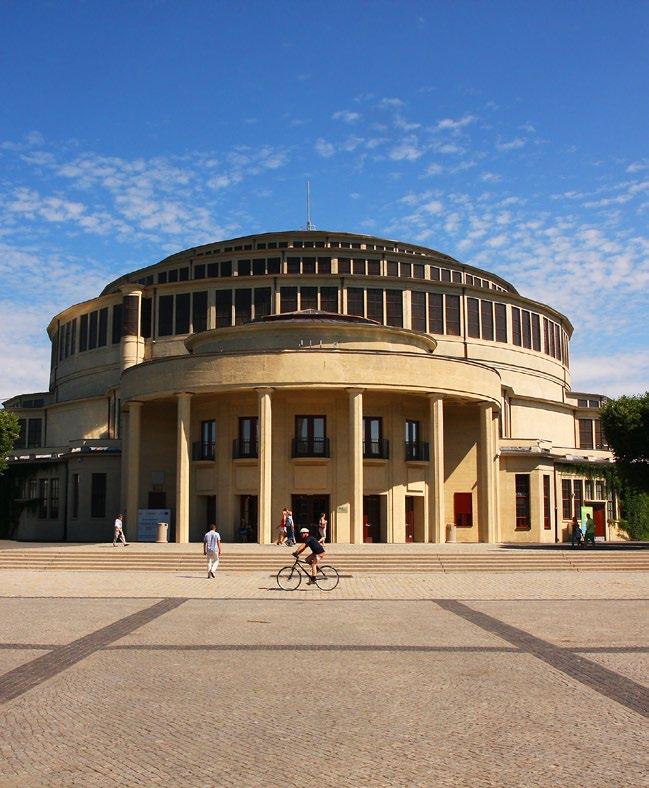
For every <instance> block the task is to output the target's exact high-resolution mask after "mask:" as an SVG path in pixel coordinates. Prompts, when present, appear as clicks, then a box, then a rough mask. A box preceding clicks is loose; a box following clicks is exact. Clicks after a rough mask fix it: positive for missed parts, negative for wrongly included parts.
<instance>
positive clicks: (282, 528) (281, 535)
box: [275, 507, 288, 545]
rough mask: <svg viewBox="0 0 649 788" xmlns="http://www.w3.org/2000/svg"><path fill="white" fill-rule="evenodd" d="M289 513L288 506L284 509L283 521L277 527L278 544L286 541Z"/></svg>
mask: <svg viewBox="0 0 649 788" xmlns="http://www.w3.org/2000/svg"><path fill="white" fill-rule="evenodd" d="M287 514H288V509H287V508H286V507H284V508H283V509H282V519H281V522H280V524H279V526H278V528H277V541H276V542H275V544H277V545H280V544H284V542H285V541H286V516H287Z"/></svg>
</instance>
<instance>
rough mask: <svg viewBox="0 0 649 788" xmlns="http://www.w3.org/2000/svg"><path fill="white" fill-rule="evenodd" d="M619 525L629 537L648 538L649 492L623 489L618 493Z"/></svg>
mask: <svg viewBox="0 0 649 788" xmlns="http://www.w3.org/2000/svg"><path fill="white" fill-rule="evenodd" d="M620 504H621V507H622V519H621V520H620V527H621V528H624V530H625V531H626V532H627V533H628V534H629V536H630V537H631V539H649V493H639V492H637V491H635V490H629V489H624V490H622V492H621V494H620Z"/></svg>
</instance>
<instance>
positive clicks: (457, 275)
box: [452, 271, 462, 284]
mask: <svg viewBox="0 0 649 788" xmlns="http://www.w3.org/2000/svg"><path fill="white" fill-rule="evenodd" d="M452 274H453V281H454V282H456V283H457V284H461V283H462V271H453V272H452Z"/></svg>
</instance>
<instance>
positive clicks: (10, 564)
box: [0, 548, 649, 574]
mask: <svg viewBox="0 0 649 788" xmlns="http://www.w3.org/2000/svg"><path fill="white" fill-rule="evenodd" d="M327 560H328V561H330V562H331V563H332V564H335V566H336V567H337V569H338V570H339V571H341V572H345V573H351V572H356V573H405V572H409V573H414V572H419V573H426V574H427V573H432V572H540V571H647V570H649V551H647V552H646V553H645V552H644V551H642V552H639V551H629V552H621V551H615V552H605V551H602V552H599V553H598V552H595V551H592V552H583V551H580V552H576V551H574V552H573V551H556V552H547V553H530V554H521V553H509V554H503V553H497V554H494V553H489V554H454V553H423V552H422V553H418V554H405V553H395V554H385V553H362V554H360V553H344V552H340V553H338V552H335V551H331V552H330V553H329V555H328V556H327ZM290 562H291V556H290V554H289V553H288V552H283V553H277V554H267V553H261V554H254V553H237V552H233V553H226V554H225V555H224V558H223V560H222V561H221V565H220V567H219V571H224V572H227V571H233V572H254V571H258V572H262V571H263V572H277V570H278V569H280V568H281V567H282V566H285V565H287V564H289V563H290ZM0 569H14V570H16V569H21V570H22V569H24V570H40V571H42V570H66V571H102V570H103V571H130V572H180V571H202V570H204V569H205V558H204V557H203V556H202V555H201V554H200V553H196V552H191V553H189V552H187V553H179V552H174V553H171V552H170V553H164V552H152V553H149V554H146V553H144V552H139V551H137V549H136V550H133V551H132V552H129V551H128V549H123V548H122V549H116V550H115V551H112V550H103V551H98V550H93V549H89V550H87V551H85V550H84V551H79V552H76V553H72V552H70V551H66V550H57V549H51V548H47V549H43V550H40V549H38V548H30V549H28V550H20V549H12V550H0Z"/></svg>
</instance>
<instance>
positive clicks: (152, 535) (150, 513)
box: [137, 509, 171, 542]
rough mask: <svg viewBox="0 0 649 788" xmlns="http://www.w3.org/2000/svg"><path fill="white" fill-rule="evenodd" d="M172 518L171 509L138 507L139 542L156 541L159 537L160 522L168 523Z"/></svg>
mask: <svg viewBox="0 0 649 788" xmlns="http://www.w3.org/2000/svg"><path fill="white" fill-rule="evenodd" d="M170 519H171V509H138V512H137V540H138V542H155V540H156V539H157V537H158V523H168V522H169V520H170Z"/></svg>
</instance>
